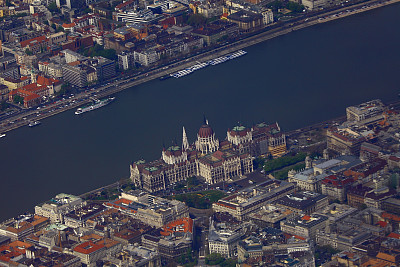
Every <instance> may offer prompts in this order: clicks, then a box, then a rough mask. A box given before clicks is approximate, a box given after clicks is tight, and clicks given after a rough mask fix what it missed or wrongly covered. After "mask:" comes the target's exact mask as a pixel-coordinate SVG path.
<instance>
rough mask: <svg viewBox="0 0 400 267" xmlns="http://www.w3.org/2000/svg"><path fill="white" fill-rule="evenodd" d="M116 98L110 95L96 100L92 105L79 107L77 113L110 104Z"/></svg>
mask: <svg viewBox="0 0 400 267" xmlns="http://www.w3.org/2000/svg"><path fill="white" fill-rule="evenodd" d="M114 99H115V97H109V98H106V99H102V100H95V101H94V103H92V104H90V105H87V106H84V107H81V108H78V109H77V110H76V111H75V115H79V114H82V113H85V112H88V111H92V110H95V109H98V108H101V107H104V106H105V105H108V104H110V103H111V102H112V101H113V100H114Z"/></svg>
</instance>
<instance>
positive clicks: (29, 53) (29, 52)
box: [25, 48, 32, 56]
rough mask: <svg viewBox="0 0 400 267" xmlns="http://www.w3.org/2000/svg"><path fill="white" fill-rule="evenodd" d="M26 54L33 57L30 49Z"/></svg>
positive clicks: (26, 50)
mask: <svg viewBox="0 0 400 267" xmlns="http://www.w3.org/2000/svg"><path fill="white" fill-rule="evenodd" d="M25 54H27V55H28V56H31V55H32V52H31V50H29V49H28V48H27V49H25Z"/></svg>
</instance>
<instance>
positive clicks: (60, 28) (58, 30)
mask: <svg viewBox="0 0 400 267" xmlns="http://www.w3.org/2000/svg"><path fill="white" fill-rule="evenodd" d="M63 31H64V28H63V27H61V26H58V28H57V29H56V32H63Z"/></svg>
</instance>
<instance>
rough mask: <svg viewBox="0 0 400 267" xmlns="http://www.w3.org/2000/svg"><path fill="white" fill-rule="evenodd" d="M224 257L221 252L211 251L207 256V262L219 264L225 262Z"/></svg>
mask: <svg viewBox="0 0 400 267" xmlns="http://www.w3.org/2000/svg"><path fill="white" fill-rule="evenodd" d="M224 260H225V259H224V257H222V255H221V254H219V253H211V254H209V255H207V256H206V264H208V265H218V264H220V263H222V262H224Z"/></svg>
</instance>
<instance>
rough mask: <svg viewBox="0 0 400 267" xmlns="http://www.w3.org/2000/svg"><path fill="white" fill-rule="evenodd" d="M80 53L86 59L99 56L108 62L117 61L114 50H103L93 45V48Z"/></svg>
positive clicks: (97, 45)
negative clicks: (108, 60)
mask: <svg viewBox="0 0 400 267" xmlns="http://www.w3.org/2000/svg"><path fill="white" fill-rule="evenodd" d="M81 52H82V53H83V55H85V56H87V57H96V56H101V57H105V58H108V59H110V60H116V59H117V55H116V52H115V50H114V49H104V47H103V46H101V45H99V44H95V45H94V46H93V47H90V48H87V49H84V50H83V51H81Z"/></svg>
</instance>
